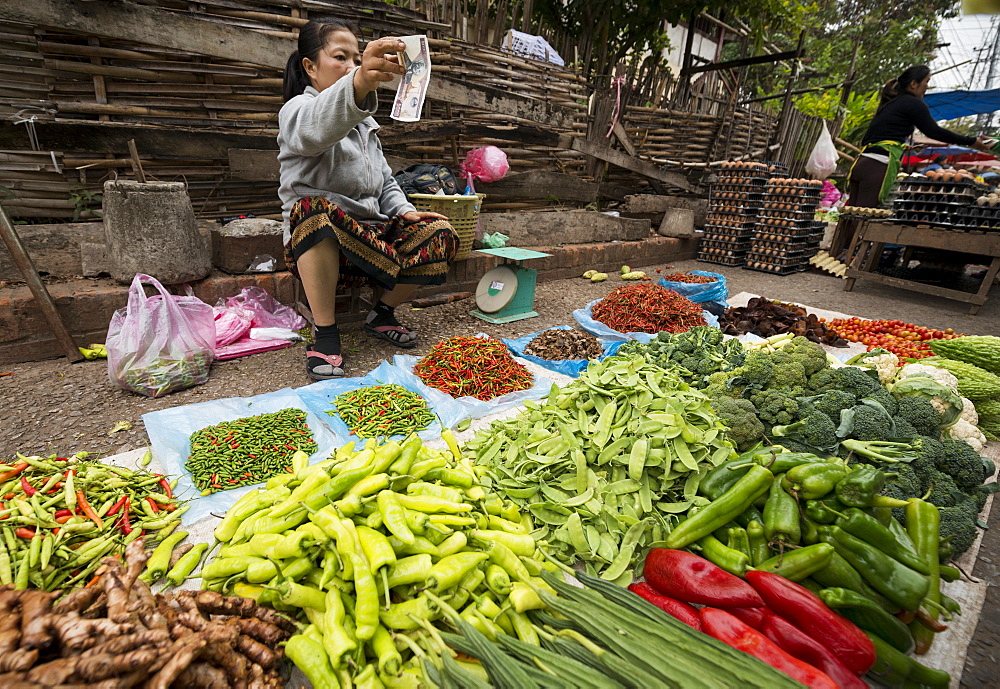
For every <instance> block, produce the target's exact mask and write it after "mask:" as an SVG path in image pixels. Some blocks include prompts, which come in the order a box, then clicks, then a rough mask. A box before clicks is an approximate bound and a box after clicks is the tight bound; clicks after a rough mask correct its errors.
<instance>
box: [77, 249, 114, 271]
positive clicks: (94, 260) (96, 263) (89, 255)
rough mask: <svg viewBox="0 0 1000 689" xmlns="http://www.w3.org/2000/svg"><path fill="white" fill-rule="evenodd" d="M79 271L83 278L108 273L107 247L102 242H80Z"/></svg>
mask: <svg viewBox="0 0 1000 689" xmlns="http://www.w3.org/2000/svg"><path fill="white" fill-rule="evenodd" d="M80 271H81V274H82V275H83V277H85V278H96V277H98V276H99V275H101V274H102V273H103V274H105V275H108V274H109V270H108V249H107V246H106V245H105V244H104V242H80Z"/></svg>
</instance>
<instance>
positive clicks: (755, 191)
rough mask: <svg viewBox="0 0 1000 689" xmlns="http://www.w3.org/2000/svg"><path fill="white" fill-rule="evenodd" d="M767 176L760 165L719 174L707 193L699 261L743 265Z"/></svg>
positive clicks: (739, 165) (730, 168) (735, 167)
mask: <svg viewBox="0 0 1000 689" xmlns="http://www.w3.org/2000/svg"><path fill="white" fill-rule="evenodd" d="M767 175H768V170H767V168H766V167H764V166H762V165H761V164H760V163H735V164H730V165H729V166H728V167H725V168H723V169H721V170H720V171H719V176H718V179H717V180H716V181H715V183H714V184H712V186H711V188H710V189H709V195H708V217H707V218H706V223H705V227H704V235H703V237H702V240H701V245H700V246H699V249H698V260H699V261H704V262H706V263H715V264H718V265H724V266H741V265H743V262H744V260H745V259H746V254H747V251H749V250H750V239H751V238H752V237H753V232H754V226H755V225H756V222H757V213H758V211H759V210H760V206H761V203H762V201H763V199H764V186H765V185H766V184H767V180H768V177H767Z"/></svg>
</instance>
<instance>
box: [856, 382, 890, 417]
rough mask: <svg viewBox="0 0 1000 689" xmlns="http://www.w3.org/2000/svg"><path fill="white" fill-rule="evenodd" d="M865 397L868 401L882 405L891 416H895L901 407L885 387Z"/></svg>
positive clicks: (876, 389)
mask: <svg viewBox="0 0 1000 689" xmlns="http://www.w3.org/2000/svg"><path fill="white" fill-rule="evenodd" d="M863 397H864V398H865V399H868V400H875V401H876V402H878V403H879V404H881V405H882V408H883V409H885V410H886V411H887V412H888V413H889V414H895V413H896V412H897V410H898V407H899V405H898V403H897V402H896V398H895V397H893V396H892V395H890V394H889V391H888V390H886V389H885V388H883V387H878V388H875V389H874V390H872V391H871V392H869V393H868V394H867V395H864V396H863Z"/></svg>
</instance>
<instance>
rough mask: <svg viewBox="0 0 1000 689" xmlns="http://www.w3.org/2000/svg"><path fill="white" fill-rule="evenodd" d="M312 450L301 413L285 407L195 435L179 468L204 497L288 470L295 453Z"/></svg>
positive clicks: (289, 470)
mask: <svg viewBox="0 0 1000 689" xmlns="http://www.w3.org/2000/svg"><path fill="white" fill-rule="evenodd" d="M317 449H318V448H317V445H316V443H315V442H314V441H313V435H312V431H310V430H309V426H307V425H306V413H305V412H304V411H302V410H301V409H291V408H289V409H282V410H281V411H276V412H272V413H269V414H258V415H257V416H245V417H243V418H239V419H235V420H233V421H223V422H222V423H217V424H215V425H214V426H207V427H206V428H202V429H201V430H200V431H195V432H194V433H192V434H191V454H190V455H189V456H188V459H187V462H185V464H184V466H185V467H186V468H187V470H188V471H189V472H191V477H192V478H193V479H194V484H195V485H196V486H197V487H198V488H199V489H200V490H201V491H202V494H204V495H208V494H211V493H216V492H218V491H220V490H229V489H230V488H239V487H240V486H249V485H253V484H254V483H260V482H261V481H266V480H267V479H269V478H271V477H272V476H276V475H277V474H280V473H283V472H291V471H292V455H293V454H295V452H296V451H299V450H301V451H302V452H305V453H306V454H310V455H311V454H312V453H313V452H315V451H316V450H317Z"/></svg>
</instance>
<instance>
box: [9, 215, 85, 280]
mask: <svg viewBox="0 0 1000 689" xmlns="http://www.w3.org/2000/svg"><path fill="white" fill-rule="evenodd" d="M14 229H15V231H16V232H17V235H18V237H20V238H21V243H22V244H24V248H25V250H26V251H27V252H28V256H30V257H31V262H32V263H34V264H35V269H36V270H37V271H38V272H39V273H41V274H42V275H51V276H54V277H74V276H79V275H82V270H81V265H80V245H81V243H83V242H99V243H101V244H103V243H104V224H103V223H101V222H78V223H55V224H51V225H49V224H46V225H15V226H14ZM21 279H23V278H22V276H21V271H19V270H18V269H17V266H16V265H14V260H13V259H12V258H11V256H10V252H8V251H7V247H5V246H4V245H3V243H2V242H0V280H21Z"/></svg>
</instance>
